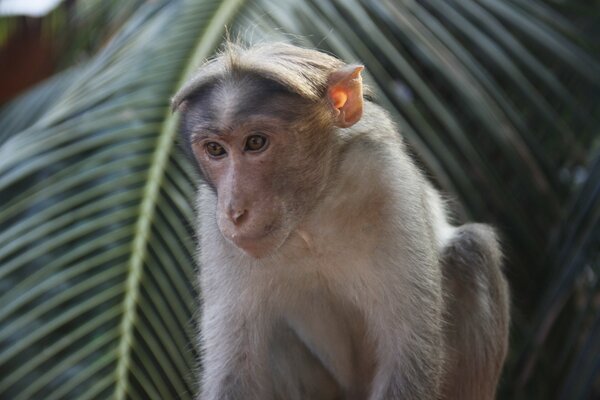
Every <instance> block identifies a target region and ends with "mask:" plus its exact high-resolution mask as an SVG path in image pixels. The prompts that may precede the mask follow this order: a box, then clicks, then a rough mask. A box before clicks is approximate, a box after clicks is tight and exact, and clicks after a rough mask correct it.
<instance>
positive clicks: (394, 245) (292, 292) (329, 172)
mask: <svg viewBox="0 0 600 400" xmlns="http://www.w3.org/2000/svg"><path fill="white" fill-rule="evenodd" d="M363 69H364V66H363V65H359V64H347V63H345V62H343V61H341V60H340V59H338V58H336V57H334V56H332V55H329V54H326V53H324V52H320V51H317V50H312V49H306V48H302V47H297V46H295V45H291V44H285V43H266V44H258V45H254V46H242V45H240V44H237V43H232V42H230V41H227V42H226V44H225V45H224V47H223V49H222V50H221V51H220V52H219V53H218V54H217V55H216V56H214V57H213V58H212V59H210V60H208V61H207V62H205V63H204V64H203V65H202V66H201V67H199V69H198V70H197V71H196V72H195V73H194V74H193V75H192V77H191V78H190V79H189V80H188V81H187V82H185V83H184V84H183V85H182V86H181V88H179V90H178V92H177V93H176V94H175V95H174V97H173V98H172V107H173V110H174V111H175V112H177V113H179V133H180V135H181V142H182V144H183V147H184V149H185V152H186V153H187V155H188V156H189V157H190V159H191V160H192V162H193V164H194V165H195V166H196V167H197V169H198V171H199V176H200V179H199V185H198V186H199V187H198V192H197V202H196V208H197V214H198V231H197V234H198V263H199V266H200V271H199V278H198V279H199V287H200V292H201V316H200V323H199V325H200V338H199V346H200V353H201V373H200V375H201V377H200V394H199V397H198V399H203V400H217V399H228V400H231V399H250V400H252V399H260V400H270V399H286V400H287V399H289V400H296V399H298V400H300V399H311V400H312V399H327V400H329V399H349V400H362V399H365V400H383V399H419V400H423V399H448V400H449V399H460V400H485V399H493V398H494V397H495V391H496V386H497V384H498V381H499V378H500V373H501V370H502V365H503V363H504V359H505V357H506V352H507V347H508V329H509V293H508V284H507V281H506V278H505V276H504V273H503V271H502V268H503V266H502V264H503V256H502V253H501V250H500V245H499V242H498V239H497V235H496V233H495V231H494V230H493V229H492V228H491V227H490V226H488V225H483V224H475V223H469V224H465V225H462V226H453V225H452V224H451V221H450V217H449V212H448V211H447V208H448V207H447V206H446V202H445V201H444V199H443V198H442V196H441V194H440V193H439V192H438V191H437V189H435V188H434V186H433V185H432V184H431V183H430V182H429V181H428V179H427V178H426V176H425V174H424V173H423V172H422V171H421V170H420V168H419V167H418V166H417V164H416V163H415V161H414V160H413V159H412V157H411V156H409V153H408V151H407V148H406V144H405V143H404V140H403V139H402V136H401V134H400V132H399V130H398V128H397V127H396V126H395V124H394V123H393V121H392V119H391V117H390V116H389V114H388V113H387V112H386V111H385V110H384V109H383V108H382V107H380V106H378V105H376V104H375V102H374V101H373V100H372V98H371V96H370V95H369V91H368V90H369V89H368V87H366V86H364V85H363V83H362V78H361V72H362V71H363Z"/></svg>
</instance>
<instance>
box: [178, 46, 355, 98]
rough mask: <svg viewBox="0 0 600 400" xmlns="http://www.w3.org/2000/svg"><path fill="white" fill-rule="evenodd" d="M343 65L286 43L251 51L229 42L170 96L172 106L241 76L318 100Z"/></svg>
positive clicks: (255, 47) (325, 55)
mask: <svg viewBox="0 0 600 400" xmlns="http://www.w3.org/2000/svg"><path fill="white" fill-rule="evenodd" d="M343 65H344V63H343V62H342V61H341V60H339V59H337V58H335V57H332V56H330V55H328V54H325V53H322V52H319V51H316V50H310V49H304V48H301V47H297V46H292V45H289V44H285V43H272V44H263V45H259V46H254V47H250V48H242V47H241V46H238V45H235V44H231V43H230V44H228V45H226V47H225V50H224V51H223V52H222V53H220V54H219V55H217V57H215V58H214V59H212V60H209V61H208V62H206V63H205V64H204V65H202V66H201V67H200V68H199V69H198V70H197V71H196V72H195V73H194V74H193V75H192V77H191V78H190V79H189V80H188V81H187V82H186V83H184V84H183V86H182V87H181V88H180V89H179V91H178V92H177V93H176V94H175V96H174V97H173V100H172V106H173V109H177V108H178V107H179V106H180V105H181V103H182V102H183V101H184V100H186V99H187V98H188V97H189V96H191V95H193V94H194V93H195V92H196V91H199V90H202V88H203V87H204V86H205V85H207V84H210V83H211V82H214V81H218V80H223V79H226V78H228V77H232V76H242V75H244V74H255V75H259V76H261V77H263V78H265V79H269V80H273V81H275V82H277V83H279V84H281V85H283V86H284V87H286V88H287V89H288V90H290V91H291V92H293V93H296V94H298V95H300V96H302V97H304V98H307V99H309V100H318V99H320V98H321V97H322V96H323V95H324V94H325V92H326V88H327V82H328V79H329V75H330V74H331V73H332V72H333V71H335V70H337V69H338V68H341V67H342V66H343Z"/></svg>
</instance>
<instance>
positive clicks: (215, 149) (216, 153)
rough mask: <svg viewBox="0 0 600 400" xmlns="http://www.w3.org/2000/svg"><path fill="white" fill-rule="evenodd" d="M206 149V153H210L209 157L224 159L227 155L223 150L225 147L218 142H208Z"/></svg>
mask: <svg viewBox="0 0 600 400" xmlns="http://www.w3.org/2000/svg"><path fill="white" fill-rule="evenodd" d="M204 148H205V149H206V152H207V153H208V155H209V156H211V157H215V158H218V157H222V156H224V155H225V154H226V151H225V149H224V148H223V146H221V145H220V144H219V143H217V142H208V143H206V144H205V145H204Z"/></svg>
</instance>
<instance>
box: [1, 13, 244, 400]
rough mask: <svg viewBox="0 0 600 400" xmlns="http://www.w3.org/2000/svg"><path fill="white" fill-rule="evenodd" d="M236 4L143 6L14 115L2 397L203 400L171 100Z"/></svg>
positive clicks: (188, 187) (183, 183) (4, 238)
mask: <svg viewBox="0 0 600 400" xmlns="http://www.w3.org/2000/svg"><path fill="white" fill-rule="evenodd" d="M238 3H239V2H238V1H229V2H222V3H221V2H219V1H213V2H201V3H198V2H196V3H193V2H188V3H183V2H167V3H162V4H150V5H147V6H144V7H142V8H141V9H140V10H139V11H138V12H137V13H136V15H135V16H134V17H133V18H132V19H131V20H130V21H129V22H128V24H127V25H126V26H125V27H124V29H123V31H122V32H121V33H120V34H119V35H118V36H117V37H115V38H114V39H113V40H112V42H111V43H110V44H109V45H108V46H107V47H106V48H105V49H104V50H103V51H102V52H101V53H100V54H98V55H97V56H96V57H95V58H94V59H92V60H91V61H90V62H89V63H88V64H87V65H85V66H82V67H79V69H78V70H74V71H68V72H66V73H65V74H63V76H61V77H60V78H58V79H55V80H53V81H52V82H51V83H49V84H45V85H44V86H42V87H40V88H39V89H36V91H35V92H34V93H32V94H31V95H29V96H26V97H25V98H23V99H21V100H19V101H17V102H16V103H15V104H13V105H12V106H11V107H8V108H7V109H6V110H5V111H4V113H3V118H4V119H7V120H8V122H10V124H8V125H7V126H8V127H9V129H7V131H4V135H5V136H4V138H3V139H4V143H3V146H2V148H1V149H0V153H1V161H0V170H1V174H0V188H1V189H2V195H1V196H2V198H3V199H6V201H3V204H2V209H1V210H0V214H1V215H2V217H1V221H2V222H1V224H2V233H1V234H0V235H1V238H0V243H2V245H1V250H0V260H2V261H1V264H0V265H1V267H0V280H1V282H2V289H3V290H2V292H1V295H0V303H1V304H2V305H3V306H2V308H1V309H0V313H1V314H2V315H1V317H0V368H1V373H0V376H2V378H1V379H0V397H2V398H15V399H18V398H21V399H28V398H39V397H43V398H65V397H70V398H82V399H83V398H96V397H107V396H108V395H109V394H110V393H113V394H114V396H115V397H116V398H125V397H133V398H148V397H150V398H180V397H181V398H186V397H191V396H192V394H193V393H194V391H195V390H194V387H195V384H194V376H193V373H192V372H191V371H193V369H194V366H195V363H196V361H195V356H194V352H193V351H192V349H193V341H194V340H193V336H194V335H193V324H192V321H191V315H192V313H193V309H195V298H196V297H197V296H196V293H195V289H194V282H195V279H194V270H193V267H192V266H193V261H192V258H193V257H192V254H193V248H194V245H193V243H192V236H193V234H192V230H191V229H190V227H191V226H192V224H193V223H192V220H193V212H192V210H193V209H192V207H191V206H190V204H192V197H193V185H192V184H191V181H192V180H193V177H192V175H191V174H190V169H189V166H188V165H187V164H185V163H182V157H181V156H180V155H179V154H178V153H179V151H178V148H177V147H176V145H175V141H174V137H175V133H176V129H175V126H176V120H175V118H174V117H173V116H171V115H170V112H169V97H170V96H171V94H172V93H173V92H174V90H175V89H176V87H177V85H178V84H180V82H181V81H182V80H183V79H184V78H185V75H186V74H187V73H188V72H189V70H190V68H193V67H194V66H195V65H198V64H199V62H200V61H201V59H202V58H205V57H208V56H209V55H210V54H211V52H212V51H213V50H214V48H215V47H216V46H217V45H218V43H219V40H220V37H221V35H222V33H223V26H224V25H225V24H226V23H228V22H229V20H230V18H231V16H232V14H233V11H235V9H236V7H237V5H238ZM207 28H208V30H206V31H205V32H203V30H205V29H207ZM29 105H31V107H28V106H29ZM27 108H29V110H33V112H34V115H33V116H35V117H36V121H35V122H33V121H30V120H27V119H26V118H23V117H24V116H21V115H20V114H19V113H23V112H24V111H25V110H26V109H27ZM29 116H30V117H31V116H32V115H31V114H30V115H29ZM25 160H29V161H25ZM33 160H35V161H33Z"/></svg>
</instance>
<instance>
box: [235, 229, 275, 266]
mask: <svg viewBox="0 0 600 400" xmlns="http://www.w3.org/2000/svg"><path fill="white" fill-rule="evenodd" d="M278 236H279V235H277V228H276V226H275V225H274V224H270V225H268V226H267V227H266V228H265V229H263V230H261V231H260V232H256V233H243V234H242V233H239V232H234V233H232V234H231V235H229V236H228V239H229V241H231V243H232V244H233V245H235V246H236V247H237V248H239V249H240V250H242V251H243V252H244V253H246V254H248V255H250V256H251V257H253V258H262V257H265V256H266V255H268V254H270V253H272V252H273V251H274V250H276V249H277V248H278V247H279V246H280V245H281V243H280V242H281V240H280V238H279V237H278Z"/></svg>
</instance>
